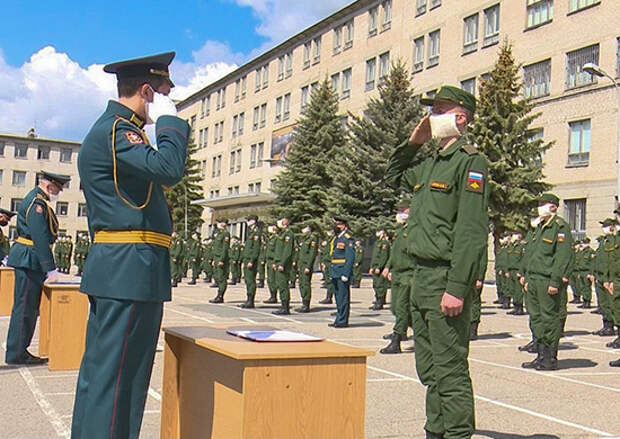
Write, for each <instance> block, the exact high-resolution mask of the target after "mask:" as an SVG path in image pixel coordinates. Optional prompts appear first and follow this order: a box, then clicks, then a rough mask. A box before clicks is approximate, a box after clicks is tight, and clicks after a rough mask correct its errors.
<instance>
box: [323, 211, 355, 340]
mask: <svg viewBox="0 0 620 439" xmlns="http://www.w3.org/2000/svg"><path fill="white" fill-rule="evenodd" d="M334 223H335V225H334V240H333V243H332V245H331V252H330V253H331V264H330V266H329V277H330V279H331V281H332V284H333V285H334V296H335V297H336V311H337V312H336V320H334V323H329V324H328V326H331V327H332V328H346V327H348V326H349V309H350V304H351V277H352V276H353V261H354V260H355V249H354V247H355V239H353V237H352V236H351V234H350V233H349V230H348V227H349V225H348V222H347V220H346V219H345V218H343V217H334Z"/></svg>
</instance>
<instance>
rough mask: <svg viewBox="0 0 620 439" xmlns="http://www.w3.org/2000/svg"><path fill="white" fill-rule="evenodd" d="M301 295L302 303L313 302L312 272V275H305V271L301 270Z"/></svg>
mask: <svg viewBox="0 0 620 439" xmlns="http://www.w3.org/2000/svg"><path fill="white" fill-rule="evenodd" d="M298 276H299V293H300V295H301V300H302V302H308V303H310V300H312V288H311V284H312V270H310V273H304V270H301V269H300V270H299V272H298Z"/></svg>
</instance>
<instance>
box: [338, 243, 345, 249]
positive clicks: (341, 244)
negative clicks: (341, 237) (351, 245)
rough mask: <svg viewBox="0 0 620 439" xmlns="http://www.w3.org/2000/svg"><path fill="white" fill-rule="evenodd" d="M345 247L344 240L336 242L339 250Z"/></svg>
mask: <svg viewBox="0 0 620 439" xmlns="http://www.w3.org/2000/svg"><path fill="white" fill-rule="evenodd" d="M345 247H346V245H345V243H344V242H339V243H338V244H336V248H337V249H339V250H344V248H345Z"/></svg>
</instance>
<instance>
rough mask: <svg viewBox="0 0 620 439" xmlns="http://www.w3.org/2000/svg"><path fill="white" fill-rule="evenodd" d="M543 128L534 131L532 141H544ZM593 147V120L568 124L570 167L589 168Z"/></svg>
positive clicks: (568, 164) (568, 161)
mask: <svg viewBox="0 0 620 439" xmlns="http://www.w3.org/2000/svg"><path fill="white" fill-rule="evenodd" d="M543 136H544V131H543V129H542V128H539V129H536V130H533V131H532V133H531V134H530V141H533V140H537V139H542V138H543ZM591 147H592V121H591V119H582V120H576V121H573V122H569V123H568V159H567V166H568V167H581V166H588V164H589V163H590V150H591Z"/></svg>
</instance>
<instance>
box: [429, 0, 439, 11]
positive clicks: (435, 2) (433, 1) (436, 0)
mask: <svg viewBox="0 0 620 439" xmlns="http://www.w3.org/2000/svg"><path fill="white" fill-rule="evenodd" d="M439 6H441V0H431V9H435V8H438V7H439Z"/></svg>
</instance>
